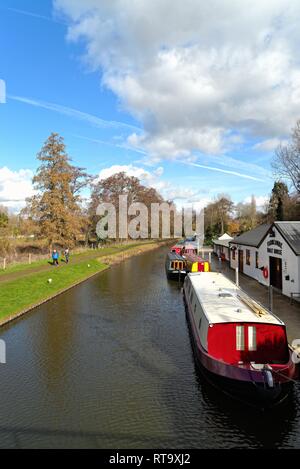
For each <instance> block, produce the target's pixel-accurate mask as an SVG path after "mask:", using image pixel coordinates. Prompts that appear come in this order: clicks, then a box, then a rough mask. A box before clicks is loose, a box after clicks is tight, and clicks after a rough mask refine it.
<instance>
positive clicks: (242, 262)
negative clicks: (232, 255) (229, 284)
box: [239, 249, 244, 273]
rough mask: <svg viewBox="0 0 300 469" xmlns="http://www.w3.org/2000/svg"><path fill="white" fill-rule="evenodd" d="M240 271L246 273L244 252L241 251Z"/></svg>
mask: <svg viewBox="0 0 300 469" xmlns="http://www.w3.org/2000/svg"><path fill="white" fill-rule="evenodd" d="M239 271H240V272H241V273H243V272H244V251H242V250H241V249H239Z"/></svg>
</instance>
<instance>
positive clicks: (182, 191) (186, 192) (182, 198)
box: [99, 164, 209, 207]
mask: <svg viewBox="0 0 300 469" xmlns="http://www.w3.org/2000/svg"><path fill="white" fill-rule="evenodd" d="M120 172H124V173H126V174H127V175H128V176H134V177H137V178H138V179H139V180H140V181H141V183H142V184H144V185H145V186H146V187H153V188H154V189H156V190H157V191H158V192H159V193H160V194H161V195H162V196H163V198H164V199H165V200H172V201H174V202H175V203H176V204H177V205H178V206H180V207H181V206H184V205H187V204H195V203H197V204H198V205H199V204H201V206H205V205H206V204H207V201H208V200H209V199H207V198H203V194H206V193H207V190H199V189H196V190H195V189H192V188H187V187H185V186H181V185H179V184H174V183H172V182H170V181H166V180H163V179H162V176H163V174H164V169H163V168H162V167H158V168H156V169H155V170H154V171H152V172H150V171H147V170H145V169H144V168H141V167H139V166H134V165H131V164H130V165H113V166H110V167H109V168H105V169H102V170H101V171H100V173H99V179H106V178H108V177H110V176H113V175H114V174H117V173H120Z"/></svg>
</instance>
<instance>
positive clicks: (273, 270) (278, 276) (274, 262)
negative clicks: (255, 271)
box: [270, 257, 282, 290]
mask: <svg viewBox="0 0 300 469" xmlns="http://www.w3.org/2000/svg"><path fill="white" fill-rule="evenodd" d="M270 285H272V286H273V287H275V288H278V290H282V260H281V259H279V258H278V257H270Z"/></svg>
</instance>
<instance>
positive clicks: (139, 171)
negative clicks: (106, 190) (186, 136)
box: [99, 164, 164, 186]
mask: <svg viewBox="0 0 300 469" xmlns="http://www.w3.org/2000/svg"><path fill="white" fill-rule="evenodd" d="M121 172H124V173H126V174H127V175H128V176H134V177H136V178H138V179H139V180H140V181H141V182H142V184H145V185H147V186H151V185H152V184H155V183H156V182H157V180H158V179H159V178H160V177H161V176H162V174H163V172H164V170H163V168H162V167H160V168H157V169H156V170H155V171H153V172H152V173H151V172H150V171H147V170H145V169H143V168H140V167H137V166H133V165H132V164H130V165H113V166H110V167H109V168H104V169H102V170H101V171H100V173H99V179H107V178H109V177H110V176H113V175H114V174H117V173H121Z"/></svg>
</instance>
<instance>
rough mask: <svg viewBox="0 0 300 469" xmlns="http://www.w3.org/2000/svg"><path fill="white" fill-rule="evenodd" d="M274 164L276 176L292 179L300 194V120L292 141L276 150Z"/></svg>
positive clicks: (294, 130)
mask: <svg viewBox="0 0 300 469" xmlns="http://www.w3.org/2000/svg"><path fill="white" fill-rule="evenodd" d="M272 166H273V169H274V172H275V174H276V176H278V177H280V178H283V179H285V180H288V181H290V182H291V183H292V186H293V187H294V189H295V190H296V191H297V193H298V194H300V120H298V122H297V124H296V126H295V128H294V129H293V131H292V138H291V141H290V142H289V143H288V144H287V145H280V146H279V147H278V149H277V150H276V153H275V157H274V159H273V162H272Z"/></svg>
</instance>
